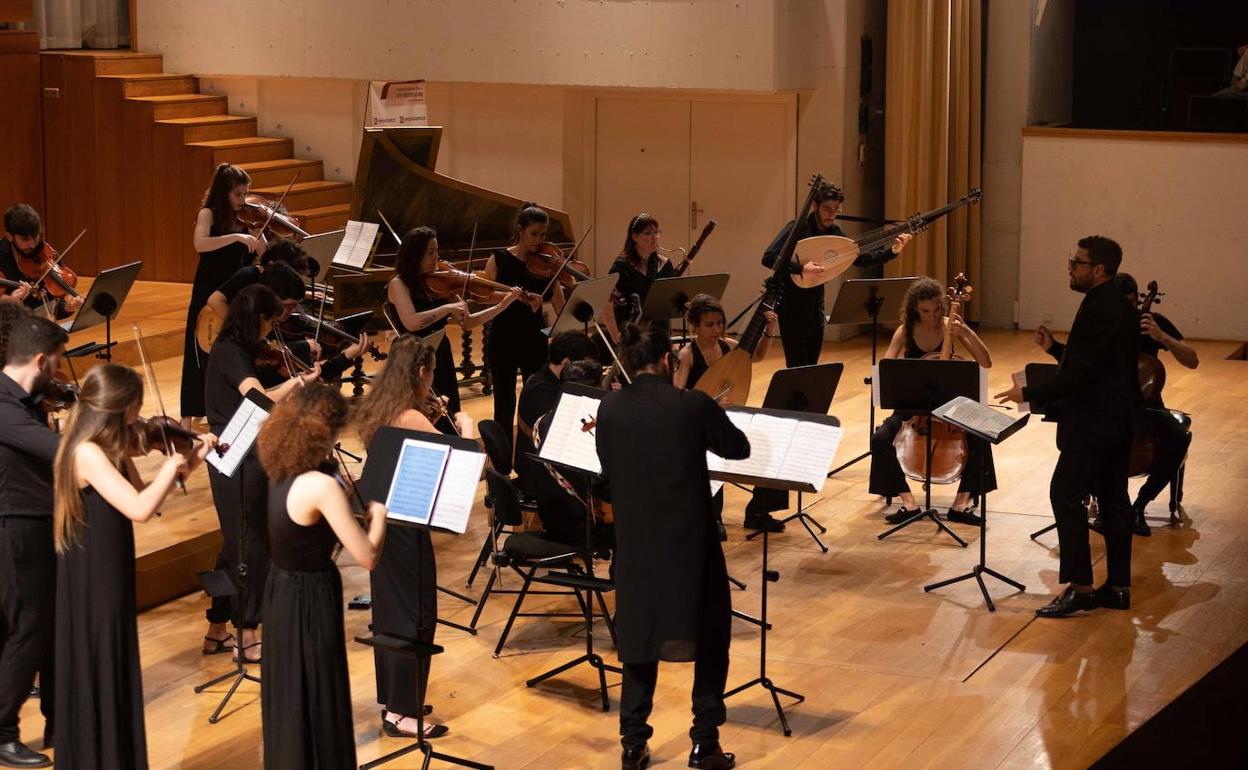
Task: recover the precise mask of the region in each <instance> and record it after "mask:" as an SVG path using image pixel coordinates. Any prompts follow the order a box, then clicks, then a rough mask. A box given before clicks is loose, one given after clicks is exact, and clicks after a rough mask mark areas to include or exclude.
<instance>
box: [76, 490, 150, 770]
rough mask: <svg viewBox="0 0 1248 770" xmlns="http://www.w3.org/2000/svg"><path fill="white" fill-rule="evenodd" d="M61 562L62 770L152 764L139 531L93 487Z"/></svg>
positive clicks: (132, 766) (139, 769)
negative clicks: (138, 605) (138, 607)
mask: <svg viewBox="0 0 1248 770" xmlns="http://www.w3.org/2000/svg"><path fill="white" fill-rule="evenodd" d="M82 495H83V505H84V507H85V511H86V521H85V526H84V527H83V528H82V534H81V537H80V538H79V540H78V543H77V544H76V545H74V547H73V548H71V549H70V550H68V551H66V552H65V553H63V554H61V555H60V557H59V558H58V565H57V596H56V671H57V676H56V704H57V710H56V744H55V745H56V766H57V767H58V768H62V770H63V769H64V768H90V769H91V770H95V768H104V767H107V768H135V769H137V770H142V769H143V768H146V767H147V737H146V732H145V729H144V723H143V680H142V669H141V668H140V666H139V636H138V629H137V624H136V621H135V606H134V526H133V525H132V524H131V522H130V520H129V519H127V518H126V517H125V516H124V515H122V514H121V512H120V511H118V510H117V509H116V508H114V507H113V506H111V505H109V504H108V502H107V501H105V500H104V498H102V497H100V495H99V493H98V492H96V491H95V490H94V489H93V488H91V487H87V488H86V489H84V490H83V493H82Z"/></svg>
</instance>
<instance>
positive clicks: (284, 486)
mask: <svg viewBox="0 0 1248 770" xmlns="http://www.w3.org/2000/svg"><path fill="white" fill-rule="evenodd" d="M295 478H298V477H295ZM295 478H289V479H286V480H285V481H277V482H269V555H270V557H271V558H272V559H273V563H274V564H276V565H277V566H279V567H281V568H282V569H284V570H286V571H288V572H323V571H325V570H332V569H337V567H336V566H335V565H334V560H333V554H334V545H335V544H336V543H337V542H338V537H337V535H335V534H334V530H333V527H331V526H329V522H328V521H326V520H325V517H324V516H322V517H321V518H320V519H319V520H318V521H317V522H316V523H315V524H313V525H311V526H308V527H305V526H302V525H300V524H296V523H295V522H294V521H293V520H291V518H290V514H289V513H288V512H287V510H286V498H287V497H288V496H289V495H290V487H291V485H293V484H294V483H295Z"/></svg>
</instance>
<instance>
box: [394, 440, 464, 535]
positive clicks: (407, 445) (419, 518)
mask: <svg viewBox="0 0 1248 770" xmlns="http://www.w3.org/2000/svg"><path fill="white" fill-rule="evenodd" d="M450 452H451V448H450V447H449V446H447V445H445V444H434V443H431V442H428V441H417V440H415V439H410V438H409V439H405V440H404V441H403V448H402V449H401V450H400V451H399V460H398V462H397V463H395V466H394V477H393V478H392V479H391V480H390V491H389V492H387V493H386V510H387V511H388V512H389V513H388V515H389V516H390V517H391V518H394V519H399V520H401V521H409V522H412V523H413V524H428V523H429V519H430V517H431V516H432V514H433V504H434V501H435V500H436V499H437V495H438V487H439V486H440V485H441V483H442V472H443V470H444V469H445V468H446V463H447V456H448V455H449V454H450Z"/></svg>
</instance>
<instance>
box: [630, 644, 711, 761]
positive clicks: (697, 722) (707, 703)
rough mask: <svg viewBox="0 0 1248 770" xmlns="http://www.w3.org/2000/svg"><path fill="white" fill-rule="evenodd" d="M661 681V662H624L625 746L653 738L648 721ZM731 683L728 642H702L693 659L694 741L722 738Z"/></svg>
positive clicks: (692, 735)
mask: <svg viewBox="0 0 1248 770" xmlns="http://www.w3.org/2000/svg"><path fill="white" fill-rule="evenodd" d="M658 681H659V663H658V661H651V662H649V663H625V664H624V683H623V687H622V689H621V691H620V743H621V745H623V746H624V748H626V749H636V748H640V747H641V745H642V744H644V743H645V742H646V741H648V740H650V736H651V735H653V734H654V728H652V727H650V724H649V722H648V721H647V720H648V719H649V718H650V711H651V710H652V709H653V708H654V687H655V685H656V684H657V683H658ZM727 683H728V642H727V640H724V641H723V642H722V643H721V644H717V645H708V646H707V647H706V648H705V649H703V648H702V647H701V646H699V650H698V657H697V660H695V661H694V663H693V726H692V727H691V728H689V737H690V739H692V740H693V742H694V743H717V742H719V726H720V725H722V724H723V723H724V720H725V719H727V717H728V711H727V709H726V708H725V707H724V686H725V685H726V684H727Z"/></svg>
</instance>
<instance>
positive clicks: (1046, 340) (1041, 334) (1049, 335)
mask: <svg viewBox="0 0 1248 770" xmlns="http://www.w3.org/2000/svg"><path fill="white" fill-rule="evenodd" d="M1032 341H1033V342H1035V343H1036V344H1037V345H1039V346H1040V349H1041V350H1044V351H1046V352H1047V351H1048V349H1049V348H1051V347H1053V332H1051V331H1049V327H1047V326H1044V325H1043V324H1041V325H1040V326H1037V327H1036V334H1035V336H1034V337H1032Z"/></svg>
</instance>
